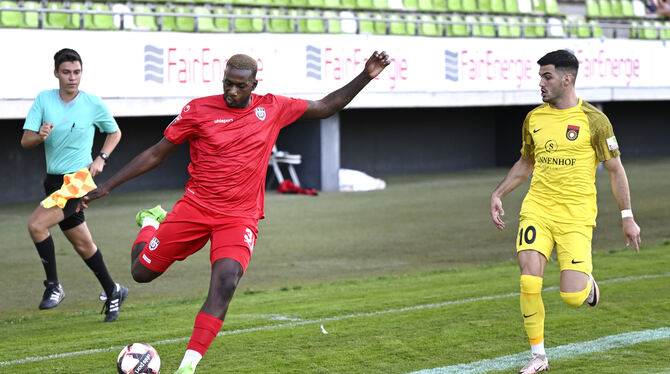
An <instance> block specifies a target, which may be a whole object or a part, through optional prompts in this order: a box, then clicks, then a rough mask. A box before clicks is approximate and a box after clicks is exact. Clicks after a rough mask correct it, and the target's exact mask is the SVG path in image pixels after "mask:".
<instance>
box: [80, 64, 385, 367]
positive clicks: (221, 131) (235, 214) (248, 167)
mask: <svg viewBox="0 0 670 374" xmlns="http://www.w3.org/2000/svg"><path fill="white" fill-rule="evenodd" d="M389 63H390V62H389V57H388V55H387V54H386V52H374V53H373V54H372V55H371V56H370V58H369V59H368V60H367V62H366V63H365V67H364V69H363V71H362V72H361V73H360V74H359V75H357V76H356V77H355V78H354V79H353V80H352V81H351V82H349V83H348V84H347V85H345V86H344V87H342V88H340V89H338V90H335V91H334V92H332V93H330V94H328V95H326V96H325V97H324V98H322V99H321V100H317V101H309V100H302V99H294V98H287V97H283V96H277V95H272V94H267V95H256V94H253V93H252V91H253V90H254V89H255V88H256V85H257V84H258V81H257V80H256V71H257V66H256V61H255V60H254V59H253V58H251V57H249V56H247V55H234V56H232V57H231V58H230V59H229V60H228V63H227V64H226V70H225V73H224V77H223V95H215V96H208V97H202V98H198V99H194V100H192V101H191V102H189V103H188V104H187V105H186V106H185V107H184V108H183V109H182V111H181V113H180V114H179V116H177V118H175V120H174V121H172V123H171V124H170V125H169V126H168V127H167V129H165V132H164V135H165V136H164V137H163V138H162V139H161V140H160V141H159V142H158V143H156V144H155V145H153V146H151V147H150V148H148V149H147V150H145V151H144V152H142V153H140V154H139V155H138V156H136V157H135V158H134V159H133V160H131V161H130V162H129V163H128V164H127V165H126V166H124V167H123V168H122V169H121V170H120V171H119V172H117V173H116V174H115V175H114V176H112V177H111V178H110V179H109V180H108V181H106V182H105V183H103V184H102V185H100V186H98V188H97V189H95V190H93V191H91V192H89V193H88V195H86V196H85V197H84V198H83V200H82V202H81V208H86V207H87V205H88V203H89V202H90V201H92V200H95V199H98V198H101V197H103V196H105V195H107V194H108V193H109V191H111V190H112V189H113V188H115V187H117V186H119V185H120V184H122V183H124V182H126V181H128V180H130V179H132V178H134V177H136V176H138V175H140V174H143V173H145V172H147V171H149V170H151V169H153V168H154V167H156V166H158V165H159V164H160V163H162V162H163V161H164V160H165V158H166V157H167V156H168V155H170V154H171V153H172V152H173V151H174V150H175V149H176V148H177V147H178V145H179V144H182V143H185V142H188V143H189V145H190V153H191V163H190V164H189V166H188V172H189V174H190V175H191V178H190V179H189V181H188V183H187V184H186V188H185V192H184V196H183V197H182V198H181V199H180V200H179V201H178V202H177V203H176V204H175V206H174V208H173V209H172V211H171V212H170V213H169V214H167V216H165V211H163V210H162V208H160V206H157V207H155V208H153V209H145V210H143V211H140V212H139V213H138V215H137V221H138V224H139V225H140V226H142V229H141V230H140V232H139V234H138V236H137V239H136V240H135V243H133V247H132V251H131V258H132V268H131V273H132V276H133V279H135V281H137V282H141V283H142V282H151V281H152V280H154V279H155V278H156V277H158V276H159V275H161V274H162V273H163V272H165V271H166V270H167V269H168V267H170V265H172V263H173V262H174V261H177V260H178V261H181V260H184V259H185V258H187V257H188V256H190V255H191V254H193V253H195V252H196V251H198V250H200V249H201V248H202V247H203V246H204V245H205V244H206V243H207V241H210V240H211V248H210V260H211V263H212V267H211V282H210V287H209V293H208V295H207V299H206V300H205V303H204V304H203V306H202V308H201V309H200V312H199V313H198V315H197V316H196V319H195V326H194V328H193V334H192V335H191V339H190V341H189V344H188V348H187V350H186V353H185V355H184V359H183V360H182V363H181V365H180V366H179V369H178V370H177V372H176V373H179V374H185V373H193V372H194V371H195V367H196V365H197V364H198V363H199V362H200V360H201V359H202V356H203V355H204V354H205V352H206V351H207V349H208V348H209V346H210V344H211V343H212V341H213V340H214V338H215V337H216V335H217V334H218V332H219V330H220V329H221V326H222V324H223V319H224V317H225V315H226V311H227V310H228V305H229V303H230V300H231V299H232V297H233V293H234V292H235V288H236V287H237V284H238V282H239V280H240V278H241V277H242V275H243V274H244V271H245V270H246V268H247V265H248V264H249V260H250V258H251V254H252V253H253V247H254V244H255V241H256V237H257V233H258V229H257V224H258V220H259V219H261V218H263V205H264V199H265V176H266V173H267V167H268V161H269V158H270V154H271V152H272V147H273V145H274V143H275V141H276V140H277V136H278V134H279V130H281V129H282V128H283V127H285V126H287V125H289V124H291V123H293V122H294V121H296V120H299V119H322V118H327V117H330V116H331V115H333V114H335V113H336V112H338V111H339V110H341V109H342V108H344V106H345V105H347V104H348V103H349V102H350V101H351V100H352V99H353V98H354V97H355V96H356V95H357V94H358V93H359V92H360V91H361V90H362V89H363V87H365V86H366V85H367V84H368V83H369V82H370V81H371V80H372V79H374V78H375V77H377V76H378V75H379V74H380V73H381V72H382V70H384V68H385V67H386V66H388V65H389Z"/></svg>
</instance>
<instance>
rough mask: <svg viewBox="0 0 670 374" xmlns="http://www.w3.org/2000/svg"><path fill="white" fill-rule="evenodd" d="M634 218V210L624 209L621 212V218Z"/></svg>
mask: <svg viewBox="0 0 670 374" xmlns="http://www.w3.org/2000/svg"><path fill="white" fill-rule="evenodd" d="M627 217H630V218H633V210H631V209H624V210H622V211H621V218H627Z"/></svg>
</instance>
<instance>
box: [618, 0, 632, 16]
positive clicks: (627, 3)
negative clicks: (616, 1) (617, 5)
mask: <svg viewBox="0 0 670 374" xmlns="http://www.w3.org/2000/svg"><path fill="white" fill-rule="evenodd" d="M621 16H622V17H626V18H633V17H635V11H634V10H633V2H632V1H631V0H621Z"/></svg>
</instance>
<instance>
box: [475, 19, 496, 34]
mask: <svg viewBox="0 0 670 374" xmlns="http://www.w3.org/2000/svg"><path fill="white" fill-rule="evenodd" d="M478 21H479V29H480V34H481V36H483V37H484V38H495V37H496V27H495V25H493V20H492V19H491V17H489V16H480V17H479V20H478Z"/></svg>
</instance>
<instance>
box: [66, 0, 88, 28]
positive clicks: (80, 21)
mask: <svg viewBox="0 0 670 374" xmlns="http://www.w3.org/2000/svg"><path fill="white" fill-rule="evenodd" d="M69 9H70V10H73V11H82V10H87V8H86V5H84V4H83V3H77V2H74V3H70V8H69ZM85 18H86V17H85V16H83V15H82V14H81V13H70V18H69V22H68V23H67V26H66V28H68V29H75V30H77V29H82V28H84V23H85Z"/></svg>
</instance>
